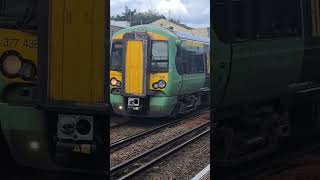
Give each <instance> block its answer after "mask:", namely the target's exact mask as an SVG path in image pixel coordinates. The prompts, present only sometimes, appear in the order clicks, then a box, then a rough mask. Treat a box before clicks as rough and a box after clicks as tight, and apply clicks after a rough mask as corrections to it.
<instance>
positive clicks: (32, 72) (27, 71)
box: [21, 63, 37, 80]
mask: <svg viewBox="0 0 320 180" xmlns="http://www.w3.org/2000/svg"><path fill="white" fill-rule="evenodd" d="M36 73H37V71H36V67H35V66H34V65H33V64H32V63H24V64H23V66H22V70H21V74H22V79H24V80H32V79H34V78H35V76H36Z"/></svg>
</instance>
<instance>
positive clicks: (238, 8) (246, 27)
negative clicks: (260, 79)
mask: <svg viewBox="0 0 320 180" xmlns="http://www.w3.org/2000/svg"><path fill="white" fill-rule="evenodd" d="M230 6H231V7H230V9H231V22H232V23H231V24H232V25H231V31H232V32H231V44H232V45H231V46H232V51H231V56H232V57H231V58H232V60H231V62H230V64H231V65H230V68H231V69H229V74H228V78H229V79H228V82H227V83H228V84H227V88H226V92H225V93H226V94H225V99H224V104H232V103H238V102H241V101H242V98H243V97H244V96H245V95H246V94H247V91H246V90H247V89H246V88H243V82H246V81H245V80H246V79H250V78H253V77H252V76H251V71H252V70H253V69H252V68H251V65H252V64H251V63H250V60H251V43H252V42H251V38H250V34H251V31H250V30H251V28H250V27H251V21H250V17H251V16H252V15H251V8H250V5H249V1H248V0H232V1H231V5H230Z"/></svg>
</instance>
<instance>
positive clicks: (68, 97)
mask: <svg viewBox="0 0 320 180" xmlns="http://www.w3.org/2000/svg"><path fill="white" fill-rule="evenodd" d="M103 3H104V1H101V0H94V1H92V0H58V1H52V11H51V12H52V18H51V25H52V26H51V28H52V31H51V34H50V41H51V42H52V45H51V47H50V48H51V49H50V54H51V59H50V61H49V63H50V64H49V67H50V68H49V98H50V100H51V101H53V102H59V101H61V102H66V101H67V102H83V103H87V104H96V103H103V101H104V84H103V83H101V82H103V78H104V62H103V61H101V58H103V57H104V48H105V47H104V38H102V37H101V35H103V36H104V29H105V27H104V26H105V22H104V11H103V9H102V8H98V7H103Z"/></svg>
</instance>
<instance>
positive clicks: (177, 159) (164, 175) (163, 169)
mask: <svg viewBox="0 0 320 180" xmlns="http://www.w3.org/2000/svg"><path fill="white" fill-rule="evenodd" d="M209 163H210V135H209V134H207V135H205V136H203V137H201V138H200V139H199V140H197V141H195V142H193V143H192V144H190V145H187V146H186V147H184V148H183V149H181V150H180V151H179V152H177V153H175V154H173V155H172V156H170V157H167V158H166V159H164V160H163V161H161V162H160V163H159V164H157V165H155V166H153V168H152V169H150V170H147V171H146V172H145V173H144V174H141V175H140V176H138V177H136V178H135V179H136V180H138V179H139V180H141V179H146V180H150V179H155V180H156V179H157V180H164V179H165V180H167V179H191V178H193V177H194V176H195V175H197V174H198V173H199V172H200V171H201V170H203V169H204V168H205V167H206V166H207V165H208V164H209Z"/></svg>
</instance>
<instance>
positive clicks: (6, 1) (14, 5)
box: [0, 0, 37, 29]
mask: <svg viewBox="0 0 320 180" xmlns="http://www.w3.org/2000/svg"><path fill="white" fill-rule="evenodd" d="M36 13H37V0H0V26H1V27H9V28H23V29H25V28H35V27H36Z"/></svg>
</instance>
